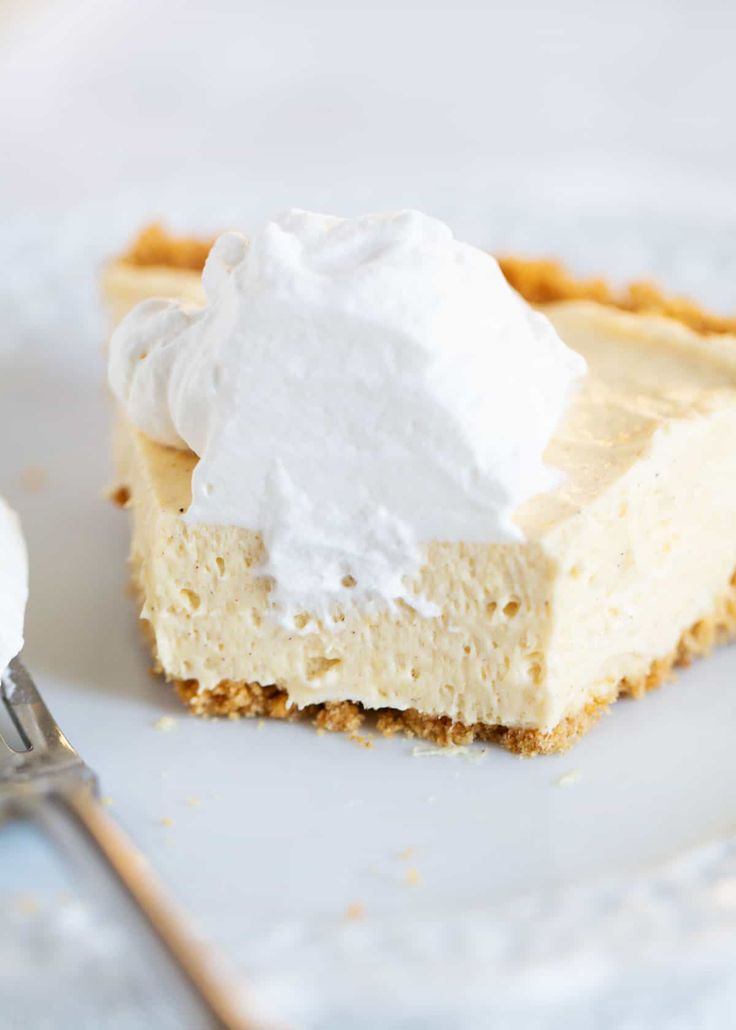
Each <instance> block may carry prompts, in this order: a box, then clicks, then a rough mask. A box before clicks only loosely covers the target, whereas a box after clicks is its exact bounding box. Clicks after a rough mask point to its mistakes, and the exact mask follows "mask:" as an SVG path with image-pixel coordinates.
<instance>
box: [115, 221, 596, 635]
mask: <svg viewBox="0 0 736 1030" xmlns="http://www.w3.org/2000/svg"><path fill="white" fill-rule="evenodd" d="M202 284H203V287H204V291H205V295H206V301H207V303H206V305H205V307H204V308H201V309H197V308H195V307H190V306H187V305H186V304H183V303H181V302H176V301H159V300H150V301H146V302H144V303H143V304H141V305H140V306H139V307H138V308H136V309H135V310H134V311H132V312H131V313H130V314H129V315H128V316H127V317H126V318H125V319H124V321H123V322H122V324H121V325H120V326H119V327H118V329H117V330H116V332H115V334H114V336H113V339H112V343H111V352H110V366H109V374H110V382H111V385H112V388H113V390H114V392H115V393H116V395H117V397H118V399H119V400H120V401H121V403H122V404H123V406H124V408H125V409H126V411H127V413H128V416H129V417H130V419H131V421H132V422H133V423H134V424H135V425H136V426H138V427H139V428H140V429H141V430H142V431H143V432H144V433H145V434H146V435H147V436H148V437H149V438H150V439H152V440H155V441H157V442H159V443H162V444H167V445H169V446H172V447H176V448H183V449H190V450H191V451H193V452H194V453H195V454H197V455H198V456H199V458H200V460H199V462H198V464H197V465H196V467H195V468H194V471H193V477H192V498H191V504H190V506H189V507H188V511H187V515H186V518H187V520H188V521H189V522H191V523H208V524H217V525H225V526H239V527H242V528H245V529H250V530H257V531H258V532H259V533H260V534H261V538H262V541H263V544H264V546H265V552H264V555H263V561H262V564H261V567H260V572H261V574H262V575H265V576H269V577H271V579H272V581H273V589H272V591H271V595H270V600H271V604H272V605H275V610H276V612H277V613H278V614H279V615H280V617H282V618H284V619H285V620H286V622H287V624H290V625H293V622H292V621H291V620H292V618H293V616H294V615H298V614H301V613H303V612H307V613H310V614H313V615H317V616H319V617H321V618H322V619H323V620H327V619H328V618H330V617H331V616H332V615H333V614H334V612H335V611H336V610H340V609H343V610H345V609H351V608H353V607H355V605H356V604H357V605H358V607H360V608H361V609H362V610H367V609H368V610H370V609H371V608H376V609H377V610H378V609H381V608H383V607H386V606H388V607H392V606H393V605H394V603H395V602H396V601H398V600H403V601H405V602H408V603H409V604H411V605H412V606H413V607H415V608H418V609H419V610H420V611H421V612H422V613H423V614H425V615H429V614H438V613H439V609H438V608H437V607H436V606H434V605H432V604H431V603H429V602H428V601H427V599H426V597H425V596H424V595H423V594H422V593H421V591H418V590H417V585H416V579H417V576H418V574H419V571H420V568H421V566H422V564H423V562H424V560H425V558H426V545H428V544H429V543H430V542H431V541H433V540H443V541H463V542H466V543H471V544H475V543H490V542H502V541H508V540H514V539H519V538H520V537H521V533H520V531H519V528H518V526H517V524H516V523H515V522H514V521H513V519H512V515H513V513H514V511H515V510H516V509H517V508H518V506H519V505H520V504H521V503H523V502H524V501H526V500H528V499H529V498H530V497H532V496H534V495H536V494H538V493H540V492H542V491H545V490H548V489H550V488H552V487H554V486H555V484H556V483H557V482H558V481H559V475H558V474H556V473H555V472H554V471H553V470H552V469H551V468H550V467H549V466H548V465H546V464H545V462H544V460H543V454H544V452H545V449H546V447H547V444H548V442H549V440H550V437H551V436H552V433H553V431H554V429H555V427H556V426H557V424H558V423H559V421H560V418H561V416H562V415H563V413H564V412H565V410H566V409H567V408H568V406H569V403H570V401H571V398H572V396H573V394H574V391H575V388H576V386H577V384H578V382H579V381H580V379H581V378H582V376H583V374H584V371H585V362H584V360H583V359H582V357H581V356H580V355H579V354H578V353H576V352H574V351H573V350H571V349H570V348H568V347H567V346H566V345H565V344H564V343H562V341H561V340H560V338H559V337H558V335H557V334H556V332H555V330H554V329H553V327H552V326H551V325H550V323H549V321H548V320H547V319H546V318H545V317H544V316H543V315H542V314H540V313H539V312H537V311H534V310H533V309H532V308H530V307H529V306H528V305H527V304H526V303H525V302H524V301H523V300H522V299H521V298H520V297H519V296H518V295H517V294H516V293H515V292H514V291H513V290H512V289H511V288H510V287H509V286H508V284H507V283H506V281H505V279H504V278H503V275H502V274H501V272H500V270H499V268H498V265H497V263H496V262H495V260H494V259H493V258H491V257H490V256H489V255H488V254H486V253H484V252H482V251H480V250H477V249H476V248H474V247H471V246H469V245H467V244H463V243H460V242H458V241H456V240H455V239H454V238H453V237H452V234H451V232H450V230H449V229H448V227H447V226H445V225H444V224H442V223H441V222H438V221H436V220H434V219H431V218H428V217H427V216H425V215H421V214H419V213H418V212H413V211H404V212H400V213H397V214H392V215H375V216H365V217H362V218H359V219H354V220H347V219H344V220H343V219H336V218H329V217H326V216H322V215H312V214H308V213H305V212H299V211H292V212H289V213H288V214H286V215H284V216H282V217H281V218H279V219H277V220H275V221H273V222H270V223H268V224H267V225H266V226H265V227H264V228H263V229H262V230H261V231H260V232H259V233H257V234H256V235H255V236H254V237H253V238H252V240H251V241H250V243H247V242H246V240H245V239H244V238H243V237H242V236H239V235H238V234H235V233H228V234H226V235H225V236H222V237H221V238H220V239H219V240H218V242H217V243H216V244H215V247H214V248H213V251H212V253H211V255H210V257H209V259H208V261H207V264H206V267H205V270H204V273H203V278H202Z"/></svg>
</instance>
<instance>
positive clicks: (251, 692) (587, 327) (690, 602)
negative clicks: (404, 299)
mask: <svg viewBox="0 0 736 1030" xmlns="http://www.w3.org/2000/svg"><path fill="white" fill-rule="evenodd" d="M206 253H207V244H205V243H198V242H197V241H177V240H175V239H173V238H170V237H167V236H166V235H165V234H163V233H161V232H160V231H158V230H152V231H149V232H148V234H147V235H146V234H144V235H143V236H142V237H141V239H140V240H139V241H138V243H137V244H136V246H135V247H134V249H133V251H132V252H131V254H129V255H127V256H126V257H125V258H122V259H120V260H118V261H116V262H114V263H113V264H111V265H110V266H109V267H108V268H107V269H106V272H105V276H104V292H105V297H106V301H107V305H108V308H109V311H110V313H111V316H112V320H113V321H114V322H116V321H118V320H119V319H120V318H121V317H122V316H123V315H124V314H125V313H126V312H127V311H128V310H129V309H130V308H131V307H132V306H133V305H134V304H136V303H138V302H139V301H141V300H143V299H146V298H149V297H158V296H164V297H172V298H179V299H185V300H189V301H192V302H193V303H195V304H201V303H202V302H203V294H202V288H201V281H200V270H201V266H202V263H203V261H204V258H205V256H206ZM502 267H503V269H504V271H505V273H506V275H507V277H508V278H509V281H510V282H511V283H512V284H513V285H514V286H516V288H517V289H518V290H519V292H520V293H522V295H524V296H525V297H526V298H527V299H528V300H529V301H531V302H532V303H536V304H539V305H540V306H541V307H542V310H543V311H544V313H545V314H546V315H547V317H548V318H549V319H550V320H551V321H552V323H553V325H554V327H555V329H556V330H557V332H558V333H559V335H560V337H561V338H562V339H563V340H564V341H565V342H566V343H567V344H568V345H569V346H570V347H572V348H573V349H574V350H576V351H578V352H579V353H580V354H582V355H583V357H584V358H585V359H586V361H587V363H588V368H589V373H588V376H587V377H586V379H585V381H584V384H583V387H582V389H581V391H580V393H579V394H578V396H577V398H576V400H575V401H574V403H573V405H572V407H571V408H570V410H569V411H568V413H567V415H566V417H565V419H564V420H563V422H562V424H561V425H560V426H559V428H558V431H557V432H556V434H555V436H554V438H553V439H552V441H551V443H550V445H549V448H548V451H547V454H546V458H547V460H548V461H549V463H550V464H551V465H553V466H555V467H556V468H558V469H560V470H561V471H562V473H563V478H562V482H561V484H560V485H559V486H558V487H557V488H556V489H555V490H553V491H551V492H548V493H545V494H541V495H538V496H536V497H534V498H532V499H531V500H529V501H527V502H526V503H524V504H523V505H522V506H521V508H519V509H518V511H517V512H516V516H515V521H516V523H517V525H518V527H519V528H520V529H521V530H522V531H523V542H519V543H516V542H514V543H503V544H498V543H496V544H479V543H448V542H443V541H435V542H433V543H431V544H430V545H429V547H428V549H427V558H426V563H425V565H424V566H423V568H422V570H421V572H420V574H419V577H418V582H417V583H416V584H414V586H415V588H416V591H417V593H418V594H420V595H421V596H423V597H425V598H426V599H427V600H428V601H429V602H430V603H431V604H432V605H434V606H436V608H437V609H438V610H439V611H440V613H441V614H440V615H439V616H438V617H432V618H428V617H426V616H424V615H422V614H420V613H419V612H417V611H416V610H414V609H413V608H412V607H411V606H410V605H408V604H402V603H399V606H398V608H397V609H396V610H394V611H384V612H378V613H370V614H365V613H360V612H358V611H351V612H345V613H338V614H336V615H335V617H334V623H333V624H329V625H327V624H324V623H323V622H320V621H319V620H316V619H315V618H313V617H310V615H309V613H304V616H303V618H302V619H301V621H300V624H299V625H298V628H297V630H296V631H294V630H292V631H290V630H288V629H286V628H284V627H283V626H282V625H279V624H278V623H276V622H275V621H273V620H271V619H269V618H268V609H269V590H270V586H269V583H268V581H267V580H266V579H264V578H263V577H262V576H259V575H258V574H257V569H258V567H259V565H260V563H261V562H262V559H263V544H262V541H261V539H260V536H259V534H258V533H257V532H254V531H250V530H245V529H240V528H235V527H227V526H215V525H206V524H191V523H188V522H186V521H184V519H183V518H182V515H183V513H184V512H185V511H186V510H187V508H188V506H189V503H190V499H191V476H192V471H193V469H194V467H195V466H196V463H197V458H196V456H195V455H194V454H192V453H188V452H186V451H181V450H174V449H171V448H168V447H165V446H162V445H160V444H157V443H155V442H153V441H152V440H150V439H148V438H147V437H145V436H144V435H143V434H142V433H141V432H139V431H138V430H136V429H135V428H134V427H133V426H132V425H131V424H130V423H129V422H128V421H127V420H126V418H125V416H124V415H122V414H121V413H119V414H118V416H117V424H116V430H115V450H116V462H117V477H118V483H119V486H118V489H117V491H116V495H117V497H118V499H120V500H121V501H126V502H129V505H130V507H131V509H132V518H133V543H132V552H131V562H132V571H133V577H134V581H135V584H136V588H137V590H138V592H139V594H140V598H141V603H142V611H141V618H142V619H143V620H144V622H145V625H146V626H147V628H148V630H149V635H150V638H151V641H152V644H153V648H154V653H155V655H156V660H157V662H158V665H159V667H160V669H161V670H162V671H163V673H164V674H165V675H166V677H167V678H168V679H170V680H173V681H174V682H175V683H176V684H177V688H178V690H179V692H180V694H181V695H182V697H183V698H184V700H185V701H186V702H187V703H188V704H189V705H190V707H191V708H192V710H193V711H195V712H197V713H202V714H226V715H230V716H237V715H258V716H262V715H271V716H278V717H296V716H297V715H299V714H300V713H304V712H306V713H307V714H308V715H310V716H312V717H314V718H315V719H316V721H317V722H318V723H319V724H320V725H322V726H324V727H326V728H333V729H354V728H356V727H357V726H358V725H359V723H360V721H361V720H362V718H363V717H364V714H365V712H366V711H368V710H375V711H377V712H378V726H379V729H382V730H383V731H385V732H394V731H398V730H404V731H407V732H410V733H413V734H417V735H422V736H425V737H429V738H431V739H434V740H437V741H438V742H440V743H462V742H466V741H468V740H470V739H472V738H473V737H481V738H483V739H497V740H499V741H500V742H501V743H503V744H504V745H505V746H507V747H509V748H511V749H512V750H515V751H519V752H522V753H528V754H533V753H538V752H545V751H554V750H562V749H564V748H565V747H567V746H569V745H570V744H571V743H572V742H573V741H574V740H575V739H576V738H577V737H578V736H579V735H580V733H582V732H584V731H585V730H586V729H587V728H588V727H589V726H590V725H592V724H593V722H594V721H595V720H596V719H597V717H598V716H599V714H600V713H601V711H602V710H603V709H604V708H605V707H606V706H607V705H608V704H610V703H611V702H612V701H614V700H615V699H616V698H617V697H618V696H619V694H621V693H630V694H640V693H642V692H644V691H645V690H646V689H648V688H650V687H652V686H655V685H657V684H658V683H659V682H661V680H662V679H663V678H664V677H665V676H666V675H667V674H668V672H669V671H670V669H671V668H672V666H673V665H674V664H677V663H684V662H686V661H687V660H688V659H689V658H690V657H691V656H692V655H695V654H698V653H701V652H703V651H705V650H707V649H708V648H709V647H710V646H711V645H712V643H713V642H714V641H715V640H718V639H723V638H725V637H727V636H728V635H729V634H730V633H731V632H732V631H734V630H735V629H736V589H735V588H734V583H733V573H734V570H735V569H736V449H734V447H733V442H732V441H733V439H734V438H735V437H736V333H735V330H736V327H735V326H733V325H731V324H730V323H729V322H728V321H727V320H721V319H717V318H715V317H711V316H708V315H707V314H705V313H703V312H701V311H699V310H698V309H697V308H695V307H694V306H692V305H689V304H687V303H686V302H681V301H668V300H666V299H665V298H663V297H662V296H661V295H660V294H658V293H657V292H656V291H654V290H653V289H652V288H650V287H635V288H632V289H631V290H630V292H629V293H628V294H626V295H625V296H623V297H620V298H617V297H614V296H613V295H612V294H610V292H609V291H608V290H607V288H606V287H605V286H604V284H602V283H596V282H589V283H576V282H575V281H574V280H572V279H570V278H569V277H567V276H566V275H565V274H564V273H563V272H562V271H561V270H560V269H559V268H558V267H557V266H554V265H551V264H549V263H545V262H523V261H514V260H507V261H505V262H502Z"/></svg>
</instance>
